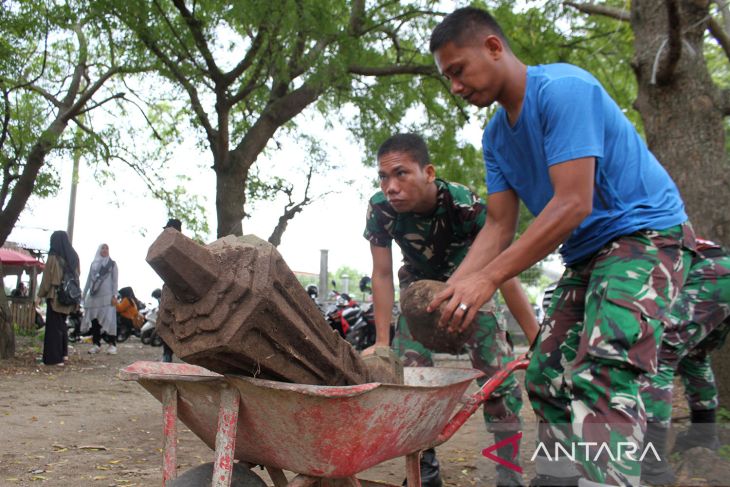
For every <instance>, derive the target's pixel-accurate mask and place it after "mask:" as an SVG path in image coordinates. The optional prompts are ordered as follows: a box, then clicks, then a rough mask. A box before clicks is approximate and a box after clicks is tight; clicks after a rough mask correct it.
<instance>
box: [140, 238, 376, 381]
mask: <svg viewBox="0 0 730 487" xmlns="http://www.w3.org/2000/svg"><path fill="white" fill-rule="evenodd" d="M147 262H148V263H149V264H150V266H152V268H153V269H154V270H155V271H156V272H157V274H158V275H159V276H160V277H161V278H162V280H163V281H164V282H165V286H163V289H162V299H161V302H160V312H159V316H158V322H157V332H158V333H159V335H160V336H161V337H162V339H163V340H165V342H166V343H167V344H168V345H169V346H170V348H172V350H173V352H174V353H175V355H177V356H178V357H180V358H181V359H182V360H184V361H185V362H188V363H192V364H195V365H200V366H202V367H205V368H207V369H209V370H212V371H214V372H218V373H222V374H225V373H236V374H243V375H248V376H252V377H260V378H264V379H271V380H279V381H287V382H295V383H300V384H320V385H350V384H361V383H365V382H368V372H367V368H366V366H365V365H364V363H363V362H362V360H361V359H360V357H359V355H358V354H357V352H356V351H355V350H354V349H353V348H352V347H351V346H350V345H349V344H348V343H347V342H346V341H345V340H343V339H341V338H340V337H339V335H337V333H336V332H335V331H333V330H332V329H331V328H330V326H329V325H328V324H327V322H326V321H325V319H324V317H323V315H322V313H321V312H320V310H319V309H318V308H317V306H316V305H315V304H314V302H313V301H312V299H311V298H310V297H309V295H307V292H306V291H305V290H304V288H303V287H302V285H301V284H300V283H299V281H297V279H296V277H295V276H294V273H292V271H291V270H290V269H289V267H288V266H287V265H286V263H285V262H284V260H283V258H282V257H281V255H280V254H279V252H278V251H277V250H276V248H275V247H274V246H272V245H271V244H269V243H268V242H266V241H264V240H261V239H259V238H258V237H256V236H254V235H246V236H244V237H235V236H228V237H224V238H221V239H219V240H216V241H215V242H213V243H211V244H209V245H207V246H203V245H200V244H198V243H196V242H194V241H193V240H191V239H190V238H188V237H186V236H185V235H183V234H182V233H180V232H178V231H176V230H174V229H169V228H168V229H166V230H164V231H163V232H162V234H161V235H160V236H159V237H158V238H157V240H155V242H154V243H153V244H152V246H151V247H150V249H149V251H148V253H147Z"/></svg>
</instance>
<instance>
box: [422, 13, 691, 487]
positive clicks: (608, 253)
mask: <svg viewBox="0 0 730 487" xmlns="http://www.w3.org/2000/svg"><path fill="white" fill-rule="evenodd" d="M430 49H431V52H432V53H433V54H434V58H435V61H436V65H437V67H438V69H439V71H440V72H441V73H442V74H443V75H444V76H445V77H446V78H447V79H448V80H449V81H450V83H451V91H452V92H453V93H454V94H456V95H459V96H461V97H462V98H463V99H464V100H466V101H467V102H468V103H471V104H473V105H476V106H478V107H488V106H490V105H492V104H493V103H495V102H497V103H499V105H500V108H499V109H498V110H497V112H496V114H495V115H494V116H493V117H492V119H491V120H490V122H489V124H488V126H487V128H486V129H485V131H484V138H483V148H484V159H485V163H486V167H487V189H488V193H489V201H488V203H489V204H488V207H487V223H486V224H485V226H484V229H489V231H488V232H487V231H484V230H483V231H481V232H480V234H479V235H478V236H477V238H476V240H475V241H474V244H473V245H472V247H471V249H470V250H469V253H468V254H467V256H466V258H465V259H464V261H463V262H462V264H461V265H460V266H459V268H458V269H457V270H456V272H454V274H453V275H452V277H451V278H450V279H449V281H448V283H449V286H448V288H447V289H446V290H445V291H444V292H442V293H441V294H439V295H438V296H436V298H435V299H434V301H433V302H432V303H431V305H430V309H432V310H435V309H437V307H438V305H439V304H441V303H442V302H444V301H447V303H446V306H445V310H444V311H443V313H442V316H441V324H442V325H448V326H449V328H450V329H454V330H458V329H461V328H462V327H463V326H464V324H465V323H469V322H470V321H471V320H472V319H473V317H474V314H475V313H476V311H477V310H478V309H479V307H480V306H481V305H482V304H483V303H484V302H485V301H486V300H488V299H489V298H491V296H492V295H493V294H494V292H495V290H496V289H498V288H499V286H500V285H501V284H502V283H503V282H505V281H506V280H507V279H509V278H511V277H513V276H516V275H517V274H519V273H520V272H522V271H523V270H525V269H527V268H529V267H530V266H532V265H533V264H535V263H537V262H538V261H540V260H541V259H542V258H544V257H545V256H547V255H548V254H549V253H550V252H552V251H554V250H555V249H556V248H557V247H558V246H560V253H561V254H562V257H563V260H564V262H565V264H566V271H565V274H564V275H563V276H562V278H561V279H560V281H559V283H558V285H557V288H556V289H555V292H554V294H553V298H552V304H551V307H550V310H549V313H548V316H547V317H546V318H545V321H544V322H543V326H542V328H541V331H540V334H539V335H538V339H537V341H536V342H535V345H534V347H533V355H532V359H531V363H530V367H529V369H528V371H527V375H526V382H527V389H528V392H529V395H530V400H531V402H532V405H533V408H534V409H535V411H536V414H537V415H538V418H539V419H540V426H541V427H540V431H539V437H540V438H539V439H540V441H541V442H542V443H543V445H544V446H545V447H546V448H545V449H544V450H542V451H549V452H554V451H555V448H554V446H555V444H556V443H559V444H562V446H564V447H565V448H566V449H567V451H568V452H570V451H571V447H575V446H577V448H574V450H576V452H577V454H576V461H577V467H578V470H575V466H573V465H572V462H570V459H569V458H568V457H562V458H560V459H559V460H557V461H556V460H555V458H546V457H540V456H538V457H537V464H536V471H537V474H538V476H537V477H536V478H535V479H533V484H534V485H570V484H574V483H576V482H579V483H580V485H582V486H594V485H606V484H609V485H639V475H640V465H639V462H637V461H636V458H635V457H634V456H633V455H632V453H633V452H632V451H631V448H632V447H633V448H637V449H640V448H641V447H642V440H643V429H644V428H645V424H646V418H645V414H644V407H643V404H642V403H641V400H640V399H638V396H639V382H638V377H639V376H640V375H641V374H642V373H645V372H648V373H652V372H654V371H655V370H656V364H657V347H658V344H659V340H660V338H661V333H662V330H663V327H664V324H665V323H666V322H667V311H668V308H669V306H670V304H671V303H672V302H673V301H674V300H675V298H676V296H677V294H678V292H679V290H680V289H681V287H682V285H683V283H684V281H685V279H686V275H687V272H688V269H689V260H690V257H691V253H692V250H693V248H694V235H693V232H692V229H691V226H690V225H689V223H688V222H687V215H686V213H685V211H684V205H683V203H682V200H681V198H680V195H679V192H678V190H677V187H676V185H675V184H674V182H673V181H672V179H671V178H670V177H669V175H668V174H667V172H666V171H665V170H664V168H663V167H662V166H661V165H660V164H659V162H658V161H657V160H656V159H655V157H654V156H653V155H652V154H651V153H650V152H649V150H648V149H647V147H646V144H645V143H644V141H643V140H642V139H641V137H640V136H639V134H638V133H637V132H636V130H635V129H634V127H633V126H632V125H631V123H630V122H629V120H628V119H627V118H626V117H625V116H624V114H623V113H622V112H621V109H620V108H619V107H618V106H617V105H616V103H615V102H614V101H613V100H612V99H611V98H610V96H609V95H608V94H607V93H606V91H605V90H604V88H603V87H602V86H601V84H600V83H599V82H598V81H597V80H596V79H595V78H594V77H593V76H591V75H590V74H589V73H587V72H585V71H584V70H582V69H580V68H578V67H575V66H571V65H567V64H552V65H544V66H526V65H525V64H523V63H522V62H521V61H520V60H519V59H518V58H517V57H516V56H515V55H514V53H513V52H512V51H511V50H510V48H509V44H508V42H507V39H506V37H505V36H504V34H503V32H502V30H501V28H500V27H499V25H498V24H497V22H496V21H495V20H494V18H492V17H491V16H490V15H489V14H488V13H487V12H485V11H483V10H479V9H475V8H464V9H459V10H456V11H454V12H453V13H451V14H450V15H448V16H446V17H445V18H444V20H443V21H442V22H441V23H440V24H439V25H438V26H437V27H436V28H435V29H434V31H433V33H432V35H431V45H430ZM520 199H521V200H522V201H524V203H525V204H526V206H527V208H528V209H529V210H530V211H531V212H532V213H533V214H534V215H535V217H536V218H535V220H534V221H533V222H532V224H531V225H530V226H529V228H528V229H527V230H526V231H525V232H524V234H522V235H521V237H520V238H519V239H517V240H515V241H513V239H514V236H515V230H516V224H517V217H518V211H519V200H520ZM586 443H590V445H588V446H586ZM622 445H624V446H623V448H622ZM627 446H628V447H627ZM607 450H610V452H608V451H607ZM538 451H540V450H538ZM637 456H639V455H637Z"/></svg>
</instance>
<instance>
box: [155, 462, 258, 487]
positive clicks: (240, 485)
mask: <svg viewBox="0 0 730 487" xmlns="http://www.w3.org/2000/svg"><path fill="white" fill-rule="evenodd" d="M212 481H213V462H211V463H204V464H202V465H198V466H197V467H194V468H191V469H190V470H187V471H186V472H185V473H184V474H182V475H181V476H179V477H178V478H176V479H175V480H173V481H172V482H171V483H168V484H167V485H168V487H201V486H206V487H207V486H208V485H211V482H212ZM231 487H266V482H264V481H263V480H261V477H259V476H258V475H256V474H255V473H253V472H252V471H251V470H250V469H248V468H247V467H246V466H244V465H241V464H240V463H236V464H234V465H233V479H232V480H231Z"/></svg>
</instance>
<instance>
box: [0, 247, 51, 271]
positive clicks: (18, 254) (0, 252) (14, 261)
mask: <svg viewBox="0 0 730 487" xmlns="http://www.w3.org/2000/svg"><path fill="white" fill-rule="evenodd" d="M0 262H2V264H3V268H5V267H22V268H30V267H37V268H38V270H39V271H42V270H43V268H44V267H45V265H44V264H43V262H41V261H39V260H38V259H36V258H35V257H33V256H32V255H30V254H26V253H23V252H22V251H20V250H16V249H9V248H7V247H0ZM6 273H7V272H6Z"/></svg>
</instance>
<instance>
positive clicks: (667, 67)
mask: <svg viewBox="0 0 730 487" xmlns="http://www.w3.org/2000/svg"><path fill="white" fill-rule="evenodd" d="M664 5H666V7H667V17H668V18H667V28H668V32H667V46H669V52H668V53H667V55H666V56H664V57H662V58H661V61H660V64H659V67H658V68H657V70H656V78H655V79H656V84H657V85H659V86H666V85H668V84H669V83H671V82H672V79H673V78H674V71H675V70H676V69H677V63H678V62H679V58H680V56H681V55H682V30H681V25H680V24H681V21H680V18H679V5H677V0H665V1H664ZM662 45H663V44H662ZM660 49H661V48H660Z"/></svg>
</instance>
